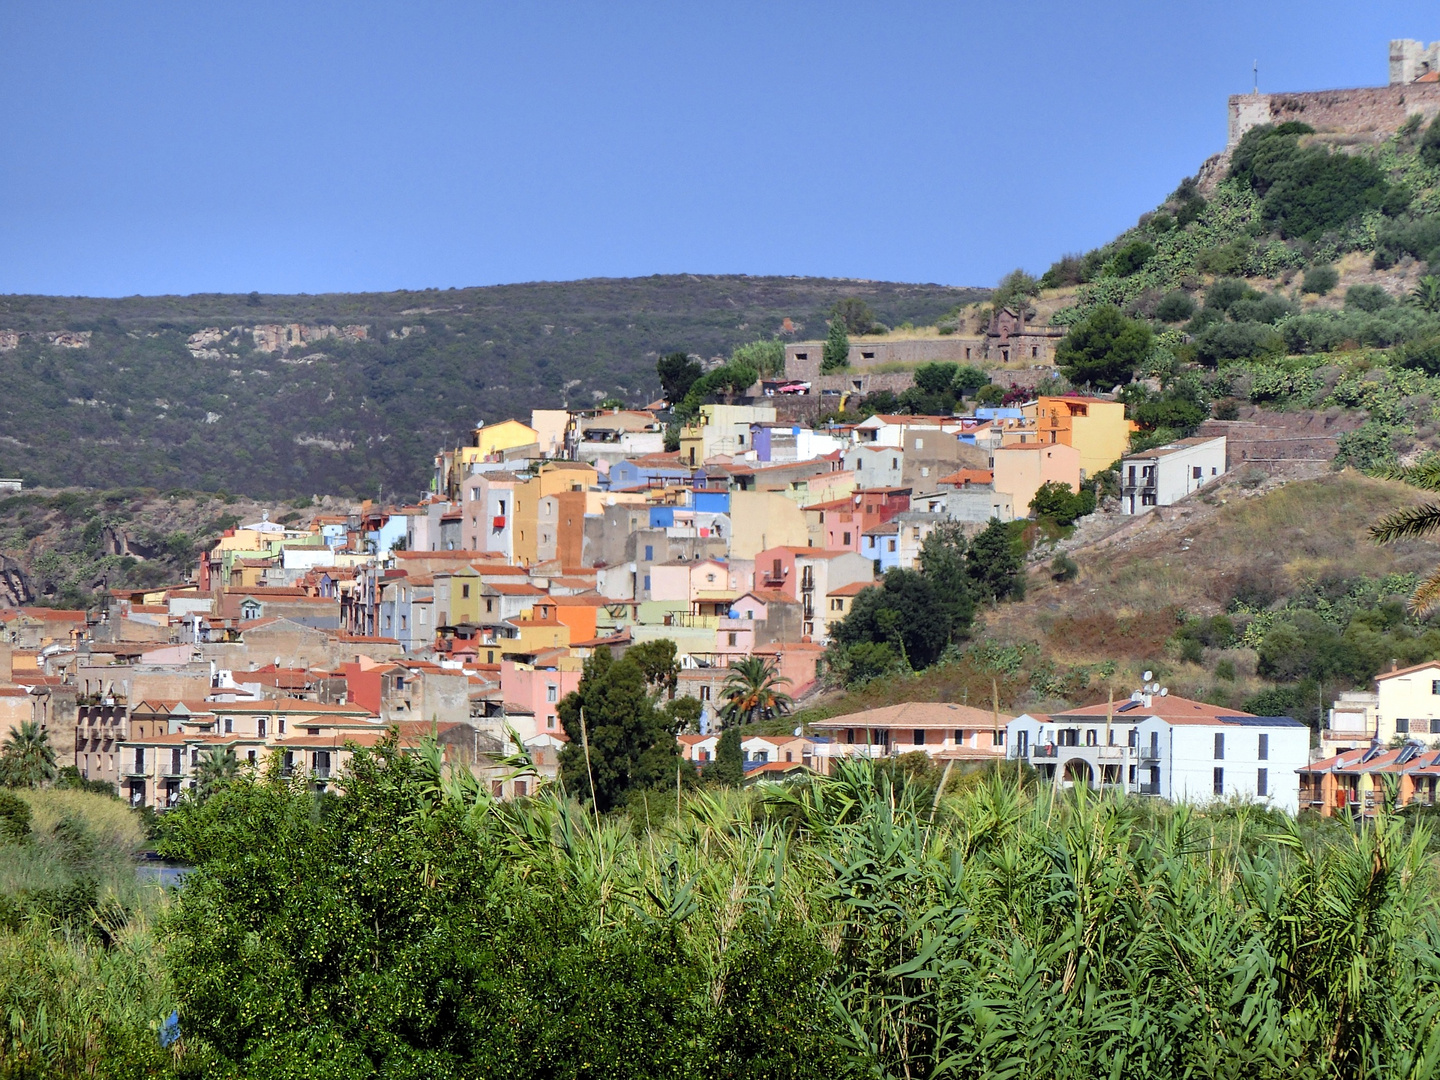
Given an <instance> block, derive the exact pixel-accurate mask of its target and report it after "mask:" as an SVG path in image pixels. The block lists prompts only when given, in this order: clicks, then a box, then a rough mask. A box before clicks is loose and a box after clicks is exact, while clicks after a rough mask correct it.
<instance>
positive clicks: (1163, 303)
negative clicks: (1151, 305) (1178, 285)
mask: <svg viewBox="0 0 1440 1080" xmlns="http://www.w3.org/2000/svg"><path fill="white" fill-rule="evenodd" d="M1194 314H1195V299H1194V298H1193V297H1192V296H1191V295H1190V294H1189V293H1187V292H1186V291H1185V290H1184V289H1174V290H1172V291H1171V292H1168V293H1166V294H1165V295H1164V296H1163V297H1162V298H1161V299H1160V302H1159V303H1158V304H1156V305H1155V318H1157V319H1159V320H1160V321H1161V322H1166V323H1178V322H1184V321H1185V320H1186V319H1188V318H1190V316H1192V315H1194Z"/></svg>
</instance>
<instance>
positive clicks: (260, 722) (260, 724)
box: [255, 716, 266, 739]
mask: <svg viewBox="0 0 1440 1080" xmlns="http://www.w3.org/2000/svg"><path fill="white" fill-rule="evenodd" d="M265 719H266V718H265V717H263V716H261V717H258V718H257V719H256V720H255V731H256V733H257V734H258V735H259V736H260V738H262V739H263V738H265Z"/></svg>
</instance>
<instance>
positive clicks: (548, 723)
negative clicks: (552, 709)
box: [545, 713, 555, 731]
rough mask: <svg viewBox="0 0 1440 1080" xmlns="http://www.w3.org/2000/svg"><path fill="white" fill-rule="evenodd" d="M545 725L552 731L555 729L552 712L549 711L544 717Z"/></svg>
mask: <svg viewBox="0 0 1440 1080" xmlns="http://www.w3.org/2000/svg"><path fill="white" fill-rule="evenodd" d="M545 726H546V727H547V728H548V729H549V730H551V731H554V730H555V714H554V713H550V714H549V715H548V716H546V717H545Z"/></svg>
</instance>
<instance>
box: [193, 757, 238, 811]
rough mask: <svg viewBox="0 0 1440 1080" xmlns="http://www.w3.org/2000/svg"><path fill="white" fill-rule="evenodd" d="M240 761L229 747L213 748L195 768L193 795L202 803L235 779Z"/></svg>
mask: <svg viewBox="0 0 1440 1080" xmlns="http://www.w3.org/2000/svg"><path fill="white" fill-rule="evenodd" d="M239 769H240V761H239V759H238V758H236V756H235V751H234V750H232V749H231V748H230V747H228V746H226V747H223V748H222V747H218V746H217V747H214V748H212V749H210V750H207V751H206V752H205V756H204V757H202V758H201V759H200V761H199V762H198V763H197V764H196V766H195V794H196V795H197V796H198V797H199V798H200V800H201V801H202V802H203V801H204V800H206V799H208V798H209V797H210V796H211V795H214V794H215V793H216V792H217V791H219V790H220V789H221V788H222V787H224V786H225V785H226V784H228V783H230V782H231V781H232V780H234V779H235V774H236V773H237V772H238V771H239Z"/></svg>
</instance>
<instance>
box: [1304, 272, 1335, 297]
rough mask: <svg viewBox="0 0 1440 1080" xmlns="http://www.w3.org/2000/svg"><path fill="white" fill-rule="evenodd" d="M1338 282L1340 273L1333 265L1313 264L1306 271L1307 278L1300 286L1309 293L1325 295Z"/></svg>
mask: <svg viewBox="0 0 1440 1080" xmlns="http://www.w3.org/2000/svg"><path fill="white" fill-rule="evenodd" d="M1338 284H1340V274H1339V272H1338V271H1336V269H1335V268H1334V267H1333V266H1312V267H1311V268H1310V269H1309V270H1306V271H1305V280H1304V283H1303V284H1302V285H1301V286H1300V287H1301V288H1302V289H1304V290H1305V291H1306V292H1307V293H1314V294H1315V295H1316V296H1324V295H1325V294H1326V293H1328V292H1329V291H1330V290H1331V289H1333V288H1335V286H1336V285H1338Z"/></svg>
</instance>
